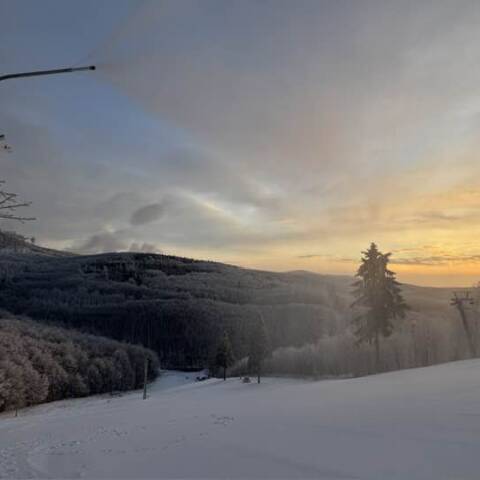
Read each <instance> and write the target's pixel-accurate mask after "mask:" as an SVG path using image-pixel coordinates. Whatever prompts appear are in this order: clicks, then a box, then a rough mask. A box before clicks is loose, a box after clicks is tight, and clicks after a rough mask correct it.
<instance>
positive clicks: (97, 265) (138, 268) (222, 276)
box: [0, 253, 458, 368]
mask: <svg viewBox="0 0 480 480" xmlns="http://www.w3.org/2000/svg"><path fill="white" fill-rule="evenodd" d="M1 265H2V270H1V276H0V278H1V284H2V288H1V291H0V307H2V308H5V309H7V310H9V311H12V312H14V313H16V314H25V315H28V316H30V317H31V318H33V319H37V320H41V321H46V322H56V323H59V324H62V325H65V326H67V327H75V328H78V329H82V330H85V331H87V332H92V333H99V334H102V335H106V336H109V337H112V338H115V339H118V340H124V341H128V342H132V343H142V344H144V345H146V346H149V347H151V348H153V349H154V350H156V351H157V352H158V353H159V355H160V360H161V362H162V365H163V366H166V367H176V368H178V367H182V368H187V367H188V368H200V367H204V366H206V365H208V362H209V358H211V356H212V353H213V351H214V349H215V347H216V344H217V341H218V339H219V338H220V336H221V335H223V332H224V331H225V330H226V331H228V332H229V334H230V337H231V339H232V343H233V347H234V350H235V354H236V357H237V358H242V356H244V354H245V346H246V343H247V342H248V336H249V329H250V326H251V324H252V322H255V321H257V320H258V319H259V317H260V316H261V317H262V318H263V319H264V320H265V323H266V325H267V329H268V332H269V337H270V342H271V347H272V349H273V350H275V349H277V348H280V347H290V346H293V347H301V346H302V345H304V344H307V343H316V342H317V340H319V339H320V338H322V337H325V336H333V335H336V334H338V333H341V332H343V331H345V327H346V325H347V324H348V323H349V321H350V319H351V316H352V312H351V309H350V308H349V306H350V303H351V297H350V284H351V282H352V279H351V278H350V277H342V276H328V275H317V274H313V273H309V272H290V273H273V272H265V271H257V270H247V269H243V268H239V267H235V266H231V265H225V264H221V263H215V262H205V261H198V260H192V259H186V258H178V257H172V256H167V255H156V254H145V253H110V254H101V255H88V256H81V255H75V256H73V255H72V256H63V255H54V256H48V255H43V254H42V255H31V254H29V255H25V254H18V253H17V254H12V253H9V254H8V255H4V256H3V257H2V262H1ZM404 291H405V295H406V298H407V301H409V302H410V303H411V306H412V312H411V314H410V316H411V317H412V318H416V319H417V320H418V321H421V319H422V318H424V317H429V318H435V321H436V322H437V323H438V322H455V323H458V322H457V319H456V316H455V312H454V311H453V310H452V309H451V307H450V306H449V303H448V299H449V296H450V293H451V292H450V291H449V290H446V289H431V288H422V287H414V286H405V287H404Z"/></svg>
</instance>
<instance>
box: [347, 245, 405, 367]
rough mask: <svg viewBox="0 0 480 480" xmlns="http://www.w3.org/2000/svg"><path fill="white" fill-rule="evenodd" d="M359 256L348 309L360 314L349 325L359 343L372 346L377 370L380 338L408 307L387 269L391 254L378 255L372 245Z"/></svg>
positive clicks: (387, 333) (389, 330) (390, 272)
mask: <svg viewBox="0 0 480 480" xmlns="http://www.w3.org/2000/svg"><path fill="white" fill-rule="evenodd" d="M362 254H363V256H362V263H361V264H360V267H359V268H358V271H357V274H356V277H357V278H358V280H357V281H356V282H355V283H354V284H353V287H354V291H353V295H354V296H355V301H354V302H353V303H352V307H363V311H362V313H361V314H360V315H358V316H357V317H355V318H354V320H353V324H354V327H355V335H356V336H357V339H358V342H359V343H361V342H368V343H373V344H374V345H375V362H376V369H377V371H379V370H380V337H381V336H382V337H388V336H390V335H391V334H392V332H393V329H394V324H393V322H392V320H394V319H396V318H404V317H405V312H406V311H407V310H408V305H407V304H406V303H405V300H404V299H403V297H402V294H401V289H400V283H399V282H397V280H396V279H395V273H394V272H392V271H391V270H389V269H388V262H389V259H390V255H391V253H385V254H383V253H381V252H380V251H379V250H378V248H377V246H376V245H375V243H372V244H371V245H370V248H369V249H368V250H367V251H366V252H362Z"/></svg>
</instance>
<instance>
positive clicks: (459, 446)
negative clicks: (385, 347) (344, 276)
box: [0, 360, 480, 480]
mask: <svg viewBox="0 0 480 480" xmlns="http://www.w3.org/2000/svg"><path fill="white" fill-rule="evenodd" d="M196 375H198V373H188V374H186V373H175V372H166V373H165V375H163V376H162V378H160V379H159V380H157V381H156V382H155V383H154V384H153V385H151V388H150V396H149V398H148V399H147V400H146V401H143V400H142V393H141V392H133V393H129V394H126V395H123V396H121V397H109V396H103V397H91V398H87V399H80V400H71V401H63V402H57V403H52V404H48V405H43V406H39V407H36V408H32V409H27V410H23V411H20V414H19V417H18V418H14V417H13V416H12V414H11V413H8V414H3V415H2V416H0V477H7V478H32V477H33V478H37V477H38V478H46V477H48V478H52V477H53V478H82V477H83V478H153V477H155V478H159V477H164V478H165V477H168V478H185V477H195V478H206V477H208V478H215V477H216V478H219V477H222V478H225V477H230V478H233V477H237V478H239V477H244V478H245V477H246V478H253V477H256V478H282V477H283V478H287V477H288V478H322V479H354V478H355V479H387V478H388V479H390V478H393V479H406V478H408V479H435V480H438V479H440V478H462V479H478V478H479V469H478V454H479V453H478V452H479V451H480V449H479V447H480V361H479V360H469V361H463V362H456V363H450V364H445V365H439V366H434V367H428V368H421V369H415V370H404V371H400V372H393V373H388V374H382V375H375V376H371V377H364V378H357V379H347V380H326V381H318V382H313V381H306V380H291V379H274V378H268V379H265V380H264V381H262V383H261V384H260V385H258V384H257V383H251V384H244V383H242V382H241V381H240V380H239V379H238V378H236V379H229V380H227V381H226V382H223V381H222V380H216V379H211V380H207V381H204V382H195V381H194V378H195V376H196Z"/></svg>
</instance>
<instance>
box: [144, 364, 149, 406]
mask: <svg viewBox="0 0 480 480" xmlns="http://www.w3.org/2000/svg"><path fill="white" fill-rule="evenodd" d="M147 383H148V358H147V357H146V356H145V363H144V365H143V399H144V400H146V399H147Z"/></svg>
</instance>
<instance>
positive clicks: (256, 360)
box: [248, 317, 268, 383]
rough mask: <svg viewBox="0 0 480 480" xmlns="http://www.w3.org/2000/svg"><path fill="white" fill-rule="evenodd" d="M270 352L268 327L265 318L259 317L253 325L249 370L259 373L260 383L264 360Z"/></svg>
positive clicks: (258, 379) (258, 380)
mask: <svg viewBox="0 0 480 480" xmlns="http://www.w3.org/2000/svg"><path fill="white" fill-rule="evenodd" d="M267 354H268V337H267V329H266V328H265V322H264V321H263V318H261V317H260V318H259V319H258V320H257V321H256V322H255V323H254V325H253V328H252V331H251V337H250V345H249V351H248V370H249V372H251V373H254V374H256V375H257V382H258V383H260V377H261V374H262V367H263V362H264V361H265V357H266V356H267Z"/></svg>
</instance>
